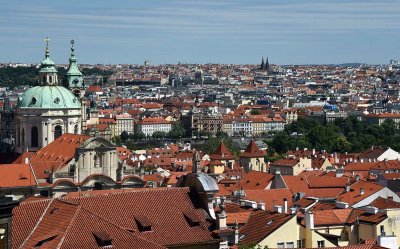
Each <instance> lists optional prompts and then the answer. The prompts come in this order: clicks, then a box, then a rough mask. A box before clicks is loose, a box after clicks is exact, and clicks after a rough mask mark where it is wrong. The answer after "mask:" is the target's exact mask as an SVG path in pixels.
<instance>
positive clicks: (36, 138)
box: [31, 126, 39, 147]
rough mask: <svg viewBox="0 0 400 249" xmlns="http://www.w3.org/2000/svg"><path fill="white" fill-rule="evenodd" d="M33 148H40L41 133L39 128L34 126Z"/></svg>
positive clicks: (32, 132)
mask: <svg viewBox="0 0 400 249" xmlns="http://www.w3.org/2000/svg"><path fill="white" fill-rule="evenodd" d="M31 146H32V147H38V146H39V133H38V128H37V127H36V126H33V127H32V129H31Z"/></svg>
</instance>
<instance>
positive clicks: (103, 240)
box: [92, 231, 112, 247]
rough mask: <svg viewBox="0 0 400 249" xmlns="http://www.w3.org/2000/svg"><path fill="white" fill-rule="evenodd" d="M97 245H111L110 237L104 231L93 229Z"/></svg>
mask: <svg viewBox="0 0 400 249" xmlns="http://www.w3.org/2000/svg"><path fill="white" fill-rule="evenodd" d="M92 234H93V236H94V238H95V240H96V243H97V246H99V247H105V246H112V238H111V236H110V235H109V234H108V233H107V232H105V231H95V232H93V233H92Z"/></svg>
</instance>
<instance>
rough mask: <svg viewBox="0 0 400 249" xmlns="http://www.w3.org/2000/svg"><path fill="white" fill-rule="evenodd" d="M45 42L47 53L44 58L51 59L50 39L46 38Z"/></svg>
mask: <svg viewBox="0 0 400 249" xmlns="http://www.w3.org/2000/svg"><path fill="white" fill-rule="evenodd" d="M44 41H45V42H46V49H45V53H44V57H45V58H49V57H50V51H49V41H50V39H49V37H47V36H46V38H44Z"/></svg>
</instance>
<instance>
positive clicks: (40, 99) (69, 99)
mask: <svg viewBox="0 0 400 249" xmlns="http://www.w3.org/2000/svg"><path fill="white" fill-rule="evenodd" d="M18 107H19V108H41V109H65V108H68V109H78V108H79V109H80V108H81V105H80V102H79V100H78V99H77V98H76V97H75V95H74V94H73V93H72V92H71V91H69V90H68V89H67V88H65V87H62V86H35V87H32V88H30V89H28V90H27V91H26V92H25V93H24V94H23V95H22V97H21V99H20V100H19V101H18Z"/></svg>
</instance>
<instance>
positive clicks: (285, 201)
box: [283, 197, 288, 214]
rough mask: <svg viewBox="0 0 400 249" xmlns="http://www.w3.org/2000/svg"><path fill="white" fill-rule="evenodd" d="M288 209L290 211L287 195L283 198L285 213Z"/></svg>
mask: <svg viewBox="0 0 400 249" xmlns="http://www.w3.org/2000/svg"><path fill="white" fill-rule="evenodd" d="M287 211H288V203H287V199H286V197H285V198H283V213H285V214H286V213H287Z"/></svg>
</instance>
